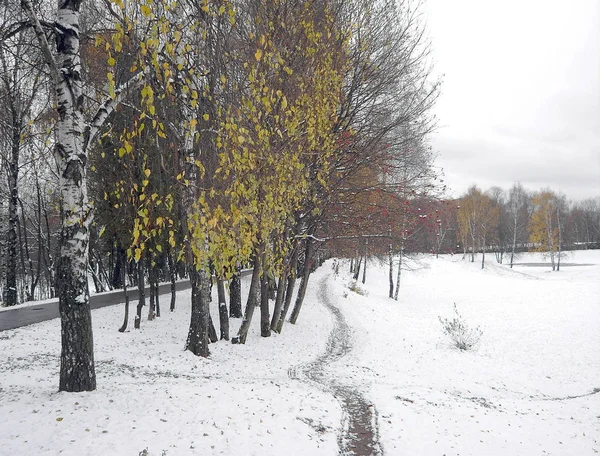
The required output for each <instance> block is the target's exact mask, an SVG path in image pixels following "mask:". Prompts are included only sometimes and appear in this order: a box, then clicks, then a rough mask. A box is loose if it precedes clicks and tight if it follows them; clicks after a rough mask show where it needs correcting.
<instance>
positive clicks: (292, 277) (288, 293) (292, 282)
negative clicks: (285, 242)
mask: <svg viewBox="0 0 600 456" xmlns="http://www.w3.org/2000/svg"><path fill="white" fill-rule="evenodd" d="M298 255H300V246H299V245H296V247H295V248H294V253H293V254H292V261H291V262H290V270H289V273H288V279H287V286H286V289H285V300H284V303H283V308H282V309H281V315H280V316H279V321H278V322H277V326H276V327H275V328H274V329H275V331H277V332H278V333H281V330H282V328H283V323H284V322H285V316H286V315H287V313H288V310H289V309H290V304H291V303H292V295H293V294H294V287H295V286H296V274H297V272H296V269H297V267H298Z"/></svg>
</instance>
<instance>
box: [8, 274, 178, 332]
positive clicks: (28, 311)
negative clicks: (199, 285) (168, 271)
mask: <svg viewBox="0 0 600 456" xmlns="http://www.w3.org/2000/svg"><path fill="white" fill-rule="evenodd" d="M187 288H190V282H189V281H187V280H183V281H180V282H177V283H176V284H175V290H177V291H180V290H185V289H187ZM158 291H159V294H160V295H164V294H169V293H170V292H171V284H170V283H165V284H162V285H160V286H159V287H158ZM127 292H128V294H129V299H130V300H132V301H134V300H137V299H138V289H137V288H130V289H129V290H127ZM149 295H150V288H146V299H148V296H149ZM123 302H125V297H124V294H123V290H115V291H111V292H108V293H102V294H99V295H92V296H91V297H90V306H91V307H92V309H99V308H100V307H107V306H112V305H115V304H120V303H123ZM59 316H60V314H59V313H58V299H54V300H52V301H45V302H44V303H40V304H39V305H31V306H25V307H16V308H14V309H9V310H4V311H2V312H0V331H5V330H7V329H15V328H20V327H21V326H27V325H31V324H33V323H40V322H42V321H46V320H52V319H53V318H58V317H59Z"/></svg>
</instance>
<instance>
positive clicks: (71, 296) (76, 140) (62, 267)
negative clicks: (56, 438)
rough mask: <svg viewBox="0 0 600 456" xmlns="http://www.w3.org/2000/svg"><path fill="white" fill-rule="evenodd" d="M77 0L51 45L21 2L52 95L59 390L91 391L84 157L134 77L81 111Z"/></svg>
mask: <svg viewBox="0 0 600 456" xmlns="http://www.w3.org/2000/svg"><path fill="white" fill-rule="evenodd" d="M81 3H82V0H60V1H59V3H58V6H57V8H56V10H55V19H54V21H53V22H52V23H51V30H50V31H51V32H53V33H54V34H55V40H56V43H55V46H54V47H52V46H50V43H49V42H48V39H47V30H45V29H44V27H43V26H42V24H41V22H40V19H39V17H38V14H37V13H36V11H34V9H33V6H32V3H31V1H30V0H21V7H22V9H23V11H24V13H25V14H26V16H27V17H28V19H29V23H30V24H31V26H32V27H33V30H34V31H35V35H36V37H37V41H38V44H39V46H40V48H41V51H42V53H43V55H44V59H45V62H46V64H47V66H48V68H49V73H50V77H51V80H52V84H53V86H54V93H55V96H56V111H57V117H58V120H57V123H56V139H55V147H54V156H55V161H56V164H57V168H58V169H57V171H58V176H59V182H58V187H59V191H60V208H61V223H62V228H61V241H60V255H59V259H58V266H57V282H58V297H59V311H60V317H61V338H62V344H61V362H60V381H59V390H60V391H71V392H74V391H91V390H94V389H95V388H96V373H95V366H94V346H93V333H92V317H91V311H90V304H89V288H88V281H87V265H88V247H89V230H90V224H91V222H92V207H91V205H90V202H89V199H88V194H87V169H86V165H87V159H88V151H89V147H90V144H91V143H92V142H93V141H94V139H95V138H96V135H97V134H98V131H99V129H100V127H101V126H102V125H103V124H104V122H105V121H106V119H107V118H108V116H109V115H110V114H111V113H112V111H113V110H114V109H115V106H117V105H118V103H119V102H120V101H121V99H122V97H123V96H124V93H125V92H126V89H127V87H128V86H131V85H133V84H135V83H136V82H139V80H140V79H141V76H134V77H133V78H132V79H130V80H129V81H127V82H126V83H125V85H124V86H123V87H118V88H116V89H115V90H114V91H113V93H112V94H111V95H112V96H110V97H108V98H107V99H106V100H105V102H104V103H103V104H102V105H101V106H100V107H99V109H97V110H96V111H95V112H93V113H91V115H90V120H89V121H86V120H85V116H84V93H83V81H82V78H81V56H80V14H81Z"/></svg>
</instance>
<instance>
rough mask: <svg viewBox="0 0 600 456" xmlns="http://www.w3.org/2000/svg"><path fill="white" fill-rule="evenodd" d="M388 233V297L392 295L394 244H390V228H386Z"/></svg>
mask: <svg viewBox="0 0 600 456" xmlns="http://www.w3.org/2000/svg"><path fill="white" fill-rule="evenodd" d="M388 235H389V237H390V245H389V246H388V263H389V266H390V268H389V277H388V278H389V282H390V292H389V296H390V298H393V297H394V246H393V245H392V242H391V239H392V229H391V228H390V229H389V230H388Z"/></svg>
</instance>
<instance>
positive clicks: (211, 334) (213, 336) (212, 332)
mask: <svg viewBox="0 0 600 456" xmlns="http://www.w3.org/2000/svg"><path fill="white" fill-rule="evenodd" d="M207 275H208V274H207ZM208 290H209V291H208V295H209V301H208V302H209V303H210V294H211V292H210V287H209V288H208ZM207 309H208V340H209V341H210V343H211V344H214V343H215V342H217V341H218V340H219V336H217V330H216V329H215V324H214V323H213V319H212V315H211V314H210V305H209V306H207Z"/></svg>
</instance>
